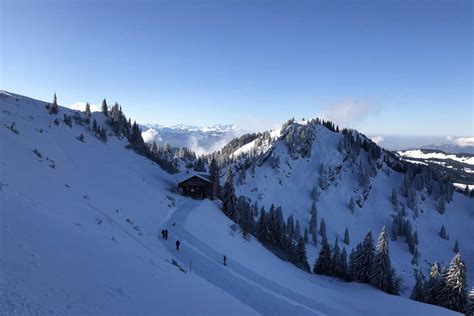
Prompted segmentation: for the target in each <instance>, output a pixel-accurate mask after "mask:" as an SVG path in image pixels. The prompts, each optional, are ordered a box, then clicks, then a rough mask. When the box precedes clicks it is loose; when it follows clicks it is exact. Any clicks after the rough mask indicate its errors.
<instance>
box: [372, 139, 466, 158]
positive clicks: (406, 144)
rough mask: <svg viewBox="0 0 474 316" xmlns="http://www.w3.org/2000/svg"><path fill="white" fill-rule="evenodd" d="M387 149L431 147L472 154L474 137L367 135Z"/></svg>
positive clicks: (448, 151) (432, 148) (452, 152)
mask: <svg viewBox="0 0 474 316" xmlns="http://www.w3.org/2000/svg"><path fill="white" fill-rule="evenodd" d="M369 137H370V138H371V139H372V140H373V141H374V142H376V143H377V144H378V145H379V146H381V147H383V148H385V149H388V150H414V149H431V150H439V151H443V152H445V153H450V154H474V137H472V136H470V137H452V136H405V135H388V136H387V135H383V136H378V135H369Z"/></svg>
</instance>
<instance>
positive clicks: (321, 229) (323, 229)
mask: <svg viewBox="0 0 474 316" xmlns="http://www.w3.org/2000/svg"><path fill="white" fill-rule="evenodd" d="M319 234H320V235H321V237H322V238H323V239H324V238H327V237H326V222H325V221H324V217H323V218H321V223H320V224H319Z"/></svg>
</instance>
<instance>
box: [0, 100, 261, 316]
mask: <svg viewBox="0 0 474 316" xmlns="http://www.w3.org/2000/svg"><path fill="white" fill-rule="evenodd" d="M15 98H18V99H19V101H18V102H16V101H15ZM0 110H1V116H0V140H1V144H0V145H1V152H2V159H1V160H0V174H1V179H0V181H1V184H0V205H1V207H0V218H1V221H0V222H1V224H0V225H1V240H0V241H1V251H0V265H1V266H0V271H1V274H2V275H1V277H0V280H1V281H0V283H1V284H0V288H1V290H0V296H1V297H0V314H2V315H6V314H129V315H130V314H157V313H158V314H168V315H172V314H174V315H176V314H179V315H185V314H195V311H200V312H201V313H203V314H218V315H222V314H229V313H233V314H240V315H242V314H252V313H254V312H253V310H252V309H250V308H249V307H248V306H246V305H245V304H242V303H241V302H240V301H238V300H236V299H235V298H233V297H232V296H231V295H229V294H227V293H225V292H223V291H222V290H221V289H219V288H217V287H215V286H214V285H212V284H210V283H209V282H208V281H207V280H204V279H202V278H200V277H199V276H197V275H195V274H193V273H183V272H181V271H179V269H177V268H176V267H175V266H173V265H172V264H171V263H170V262H171V259H172V257H173V256H172V254H170V253H169V252H168V251H167V249H166V247H164V246H163V245H162V244H161V243H160V242H159V241H158V239H157V236H158V232H159V231H160V223H161V222H162V221H163V220H164V219H165V218H166V216H167V215H168V213H169V212H170V211H172V210H173V209H174V208H175V206H174V203H175V200H176V199H179V198H180V197H178V196H175V195H173V194H172V193H171V192H170V189H171V188H174V186H175V181H174V179H173V178H172V176H170V175H168V174H166V173H165V172H163V171H162V170H161V169H160V168H159V167H158V166H156V165H154V164H152V163H151V162H150V161H149V160H146V159H144V158H143V157H140V156H138V155H136V154H135V153H133V152H132V151H130V150H128V149H126V148H124V145H125V143H124V141H120V140H118V139H117V138H115V137H109V141H108V142H107V143H105V144H104V143H102V142H101V141H99V140H98V139H96V138H95V137H94V136H93V135H92V133H90V132H89V131H88V128H86V127H85V126H78V125H73V128H72V129H71V128H69V127H67V126H65V125H64V124H63V123H62V114H63V113H65V112H67V113H69V114H73V113H74V112H73V111H70V110H67V109H65V108H60V112H59V114H58V116H57V117H58V119H59V120H60V121H61V123H60V125H59V126H56V125H54V124H53V123H52V121H53V120H54V118H55V116H50V115H49V114H48V112H47V110H46V109H45V107H44V104H43V103H42V102H39V101H36V100H32V99H28V98H25V97H21V96H15V95H13V97H5V95H4V94H0ZM96 117H97V120H98V121H99V122H102V121H103V116H102V114H100V113H97V114H96ZM12 122H15V123H16V126H15V128H16V129H17V130H18V131H19V134H18V135H17V134H15V133H13V132H12V131H10V130H9V129H8V128H6V127H9V126H10V125H11V123H12ZM41 129H42V133H41V132H40V130H41ZM80 133H83V134H84V136H85V143H81V142H80V141H78V140H77V139H76V137H77V136H78V135H79V134H80ZM35 148H37V149H38V150H39V152H40V153H41V154H42V156H43V158H39V157H37V156H36V155H35V154H34V153H33V149H35ZM52 160H54V163H55V165H56V167H55V168H54V169H53V168H51V167H50V166H49V165H50V164H51V161H52ZM183 302H185V303H184V304H183Z"/></svg>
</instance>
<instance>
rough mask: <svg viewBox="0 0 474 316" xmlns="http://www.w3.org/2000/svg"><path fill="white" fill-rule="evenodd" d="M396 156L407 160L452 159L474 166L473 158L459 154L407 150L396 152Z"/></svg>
mask: <svg viewBox="0 0 474 316" xmlns="http://www.w3.org/2000/svg"><path fill="white" fill-rule="evenodd" d="M398 154H399V155H401V156H403V157H409V158H420V159H429V158H434V159H452V160H455V161H459V162H462V163H466V164H469V165H474V156H463V155H461V154H457V155H454V154H445V153H440V152H428V153H427V152H423V151H422V150H419V149H417V150H407V151H398Z"/></svg>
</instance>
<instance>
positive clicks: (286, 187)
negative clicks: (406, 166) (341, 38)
mask: <svg viewBox="0 0 474 316" xmlns="http://www.w3.org/2000/svg"><path fill="white" fill-rule="evenodd" d="M346 134H347V135H352V137H353V139H356V138H359V139H360V140H367V139H366V138H365V137H364V136H363V135H361V134H358V133H357V132H354V131H348V132H347V133H346ZM347 135H346V136H345V135H344V134H343V133H337V132H333V131H331V130H329V129H328V128H326V127H325V126H324V125H322V124H308V123H307V122H299V123H294V124H290V125H289V127H287V128H286V129H284V131H282V133H281V136H279V137H277V138H271V144H270V145H268V144H267V143H265V144H264V149H263V150H261V149H259V148H252V146H253V144H255V143H258V142H259V140H258V139H257V140H255V141H254V142H253V144H247V145H246V146H245V147H244V148H242V149H240V150H237V153H241V152H243V151H244V152H249V153H250V152H254V153H257V154H256V155H254V156H252V155H250V156H245V155H244V156H243V157H241V158H240V159H237V162H234V164H233V168H234V170H235V172H236V177H235V181H236V191H237V195H244V196H247V197H249V198H250V199H251V200H252V201H256V202H258V205H259V206H260V207H261V206H264V207H265V209H266V210H267V211H268V209H269V208H270V206H271V204H274V205H275V206H281V207H282V209H283V215H284V217H285V219H286V217H287V216H289V215H291V214H293V216H294V217H295V220H299V222H300V224H301V229H302V230H303V229H304V228H305V227H308V225H309V220H310V216H311V214H310V208H311V204H312V201H313V200H317V202H316V205H317V209H318V223H319V222H320V220H321V218H324V220H325V222H326V225H327V234H328V239H329V241H330V242H331V243H332V242H334V240H335V238H336V236H338V237H339V240H341V239H342V237H343V235H344V230H345V228H346V227H347V228H348V229H349V233H350V240H351V243H350V245H349V246H346V248H348V249H347V252H348V253H349V252H350V250H351V248H352V247H355V246H356V245H357V243H358V242H360V241H362V239H363V238H364V236H365V234H366V233H367V232H368V231H369V230H372V231H373V233H374V234H378V233H379V231H380V229H381V228H382V227H383V226H386V227H387V229H389V230H390V229H391V227H392V220H393V217H394V216H395V215H396V214H397V213H396V211H394V208H393V206H392V203H391V195H392V190H393V189H395V190H396V191H397V192H398V200H399V203H398V210H400V208H401V207H402V204H403V205H405V206H407V205H408V204H409V203H408V201H407V198H406V197H404V196H403V195H402V194H400V193H401V192H402V191H403V187H404V186H403V184H404V182H406V181H408V182H409V183H412V184H413V186H420V191H418V190H416V189H413V191H412V192H413V193H414V194H415V196H416V197H415V198H414V199H413V200H414V201H415V202H414V204H415V205H416V207H415V208H416V211H414V210H411V209H410V208H408V207H406V210H407V216H406V217H405V219H408V220H410V222H411V224H412V226H413V231H415V230H416V231H417V234H418V239H419V245H418V251H419V252H420V254H421V259H420V260H419V269H421V271H423V272H424V273H425V274H426V273H427V271H428V269H429V267H430V265H431V264H432V263H433V262H435V261H439V262H441V263H442V264H444V263H447V262H449V260H451V258H452V257H453V255H454V252H453V247H454V243H455V241H456V240H458V241H459V243H460V245H461V247H460V249H461V254H462V256H463V258H464V260H465V263H466V266H467V271H468V282H469V283H468V284H469V285H472V284H473V282H474V243H473V242H472V241H473V240H474V200H473V199H472V198H468V197H467V196H465V195H462V194H459V193H456V192H455V193H454V194H453V201H452V202H450V203H447V204H446V211H445V213H444V214H440V213H439V212H438V211H437V210H436V209H437V208H436V205H437V196H436V194H435V193H434V191H436V190H435V189H433V192H431V193H430V192H429V190H428V189H427V188H426V187H421V186H422V184H421V180H420V179H416V178H413V180H407V179H405V174H404V173H402V172H397V171H395V170H393V169H392V168H391V167H389V166H388V165H387V163H386V162H385V161H384V159H387V160H391V161H396V159H395V157H393V156H391V155H392V154H391V153H389V152H386V151H383V150H382V151H381V154H380V157H379V158H378V159H373V158H371V157H369V156H371V154H370V152H369V151H371V150H374V148H376V147H374V148H372V149H369V150H368V151H367V150H365V149H364V148H359V150H360V152H359V151H357V150H356V149H354V148H355V147H357V146H354V145H353V146H352V147H351V146H347V145H345V144H347V142H345V140H344V138H346V139H348V136H347ZM260 143H262V142H260ZM374 145H375V144H374ZM363 146H364V145H362V147H363ZM376 151H377V150H376V149H375V152H376ZM261 152H263V154H259V153H261ZM374 155H375V156H376V155H377V154H374ZM374 155H372V156H374ZM420 177H421V176H420ZM407 178H408V177H407ZM361 182H363V183H364V184H362V183H361ZM435 183H436V181H435ZM437 185H438V184H436V185H433V188H434V187H436V186H437ZM315 192H316V194H314V193H315ZM315 195H317V196H318V197H315ZM351 198H353V199H354V201H355V202H357V203H355V208H354V210H353V211H352V210H351V209H350V207H349V204H350V200H351ZM358 204H359V205H358ZM416 214H417V216H416ZM442 225H444V226H445V227H446V229H447V231H448V234H449V237H450V238H449V240H444V239H441V238H440V237H439V231H440V228H441V226H442ZM390 235H391V234H390ZM404 240H405V238H404V237H399V238H398V240H396V241H391V242H390V253H391V258H392V263H393V265H394V267H395V268H396V272H397V275H398V276H400V277H401V278H402V291H403V292H402V295H405V296H408V295H409V294H410V291H411V288H412V286H413V284H414V280H413V266H412V263H411V260H412V254H411V253H410V251H409V249H408V246H407V243H406V242H404ZM318 250H319V249H316V248H315V247H314V246H313V245H311V243H310V244H309V245H308V256H309V257H310V264H313V263H314V259H315V258H316V256H317V252H318Z"/></svg>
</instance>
